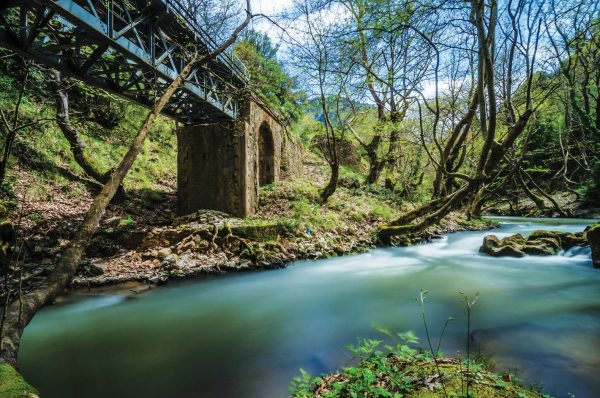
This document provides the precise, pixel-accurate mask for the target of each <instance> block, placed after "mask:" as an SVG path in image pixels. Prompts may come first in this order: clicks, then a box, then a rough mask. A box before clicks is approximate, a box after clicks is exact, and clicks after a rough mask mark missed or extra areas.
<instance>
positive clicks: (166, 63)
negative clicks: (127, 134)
mask: <svg viewBox="0 0 600 398" xmlns="http://www.w3.org/2000/svg"><path fill="white" fill-rule="evenodd" d="M0 45H1V46H3V47H6V48H8V49H10V50H13V51H16V52H19V53H21V54H22V55H25V56H27V57H30V58H33V59H34V60H35V61H36V62H40V63H42V64H44V65H47V66H50V67H53V68H56V69H58V70H60V71H62V72H64V73H67V74H69V75H72V76H74V77H76V78H78V79H81V80H82V81H84V82H86V83H88V84H91V85H94V86H97V87H100V88H102V89H105V90H107V91H109V92H113V93H117V94H119V95H121V96H124V97H126V98H128V99H130V100H133V101H134V102H137V103H139V104H142V105H144V106H148V107H152V106H153V105H154V101H155V100H157V99H158V98H159V97H160V95H161V93H162V92H163V90H164V89H165V88H166V87H167V86H168V85H169V83H171V81H173V80H174V79H175V78H176V77H177V75H178V74H179V71H181V69H182V68H183V67H184V65H185V62H186V60H185V59H186V58H185V56H186V54H187V53H189V50H190V49H192V50H193V51H199V52H200V53H203V54H208V53H210V52H211V50H214V49H215V48H216V47H217V44H216V43H215V42H214V41H213V40H212V39H211V37H210V35H209V34H207V33H206V31H205V30H203V29H202V27H201V26H200V25H199V24H198V23H196V22H195V18H194V17H193V16H192V15H190V14H189V12H188V11H187V9H186V8H185V6H183V5H182V4H181V3H180V2H179V1H178V0H0ZM246 79H247V70H246V68H245V67H244V66H243V64H242V63H241V62H240V61H239V60H238V59H237V58H236V57H235V56H234V55H233V54H231V52H227V53H223V54H221V55H219V56H218V57H217V58H216V59H214V60H211V61H209V62H207V63H206V64H204V65H199V66H198V67H197V68H196V69H195V70H194V71H193V72H192V74H191V75H190V77H189V78H188V79H187V82H186V84H185V85H184V87H182V88H181V89H179V90H178V91H177V92H176V93H175V95H174V96H173V97H172V98H171V100H170V101H169V103H168V104H167V106H166V107H165V109H164V111H163V113H164V114H165V115H167V116H169V117H172V118H174V119H176V120H178V121H180V122H181V123H186V124H193V123H202V122H217V121H223V120H231V119H237V118H238V116H239V110H240V99H239V94H238V93H239V90H240V89H241V88H243V87H244V86H245V84H246Z"/></svg>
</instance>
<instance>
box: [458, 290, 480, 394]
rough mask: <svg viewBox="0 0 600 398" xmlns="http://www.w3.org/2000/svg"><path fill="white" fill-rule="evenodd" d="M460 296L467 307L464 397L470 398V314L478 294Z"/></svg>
mask: <svg viewBox="0 0 600 398" xmlns="http://www.w3.org/2000/svg"><path fill="white" fill-rule="evenodd" d="M461 294H462V295H463V296H464V300H465V305H466V306H467V361H466V365H467V372H466V373H465V375H466V385H467V391H466V393H465V395H464V396H465V397H466V398H470V397H471V395H470V392H469V388H470V387H471V372H470V370H471V369H470V368H471V366H472V364H471V312H472V310H473V306H474V305H475V303H476V302H477V301H478V300H479V293H475V297H474V298H472V299H471V298H469V296H467V295H466V294H464V293H462V292H461Z"/></svg>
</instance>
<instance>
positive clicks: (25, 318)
mask: <svg viewBox="0 0 600 398" xmlns="http://www.w3.org/2000/svg"><path fill="white" fill-rule="evenodd" d="M246 7H247V8H246V18H245V19H244V21H243V22H242V23H241V24H240V25H239V26H237V28H236V29H235V30H234V31H233V33H232V34H231V36H230V37H229V38H228V39H227V40H226V41H225V42H224V43H223V44H221V45H220V46H219V47H217V48H216V49H215V50H214V51H212V52H210V53H209V54H206V53H204V52H194V53H190V54H189V59H188V61H187V64H186V65H185V66H184V67H183V69H182V70H181V73H180V74H179V76H177V78H176V79H175V80H173V81H172V82H171V83H170V84H169V86H168V87H167V88H166V89H165V91H164V92H163V93H162V95H161V96H160V98H158V99H157V101H156V103H155V105H154V107H153V109H152V110H151V111H150V112H149V113H148V115H147V117H146V119H145V120H144V122H143V123H142V125H141V126H140V128H139V130H138V132H137V135H136V136H135V138H134V139H133V141H132V143H131V145H130V147H129V150H128V151H127V153H126V154H125V156H124V157H123V159H122V160H121V163H120V164H119V166H118V167H117V168H116V169H115V170H114V172H113V173H112V174H111V176H110V179H109V181H108V182H107V183H106V184H105V185H104V187H103V188H102V191H101V192H100V193H99V194H98V196H96V197H95V198H94V201H93V202H92V204H91V206H90V208H89V210H88V211H87V212H86V214H85V216H84V220H83V222H82V224H81V225H80V226H79V228H78V229H77V231H76V233H75V235H74V237H73V239H72V240H71V241H70V242H69V244H67V246H66V247H65V249H64V251H63V253H62V256H61V258H60V260H59V261H58V263H57V264H56V266H55V268H54V269H53V271H52V272H51V274H50V275H49V276H48V278H47V279H46V280H45V281H44V282H43V283H42V284H41V285H40V286H39V287H38V288H37V289H35V290H33V291H31V292H28V293H26V294H24V295H23V297H22V298H21V299H20V300H18V301H14V302H12V303H11V304H10V305H9V306H8V307H7V308H6V309H5V310H4V311H3V318H4V319H5V323H4V330H3V335H2V336H0V363H1V362H4V363H8V364H11V365H15V364H16V360H17V350H18V347H19V343H20V340H21V336H22V333H23V330H24V329H25V326H27V324H28V323H29V321H30V320H31V319H32V318H33V315H34V314H35V313H36V312H37V310H39V309H40V308H41V307H43V306H44V305H46V304H48V303H51V302H52V301H53V300H54V299H55V298H56V297H57V296H58V295H59V294H60V293H61V292H62V291H63V290H64V289H65V288H66V287H67V286H68V285H69V283H70V282H71V280H72V278H73V276H74V274H75V272H76V270H77V267H78V266H79V263H80V260H81V258H82V256H83V253H84V250H85V248H86V246H87V244H88V242H89V241H90V239H91V238H92V236H93V235H94V233H95V232H96V230H97V229H98V225H99V222H100V219H101V218H102V215H103V214H104V212H105V210H106V207H107V206H108V204H109V202H110V201H111V200H112V198H113V197H114V195H115V193H116V192H117V189H118V188H119V186H120V185H121V183H122V181H123V179H124V178H125V176H126V175H127V173H128V172H129V169H130V168H131V166H132V164H133V162H134V161H135V159H136V157H137V155H138V154H139V153H140V151H141V150H142V147H143V144H144V141H145V139H146V137H147V135H148V132H149V131H150V128H151V127H152V125H153V123H154V121H155V120H156V119H157V118H158V116H159V115H160V113H161V111H162V110H163V108H164V106H165V105H166V104H167V102H168V100H169V99H170V98H171V96H172V95H173V94H174V93H175V92H176V91H177V90H178V89H179V88H180V87H181V86H182V85H183V84H184V83H185V82H186V78H187V77H188V76H189V74H190V73H191V72H192V71H193V69H194V67H195V66H196V65H198V64H202V63H204V62H207V61H209V60H210V59H213V58H214V57H216V56H218V55H219V54H221V53H222V52H224V51H225V50H226V49H227V48H228V47H230V46H231V45H232V44H233V43H234V42H235V41H236V39H237V37H238V35H239V34H240V33H241V32H242V30H243V29H245V28H246V26H247V25H248V24H249V23H250V21H251V19H252V14H251V11H250V1H249V0H247V3H246Z"/></svg>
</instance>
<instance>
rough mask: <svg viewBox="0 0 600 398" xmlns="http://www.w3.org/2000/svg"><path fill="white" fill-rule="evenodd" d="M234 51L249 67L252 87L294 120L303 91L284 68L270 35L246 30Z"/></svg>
mask: <svg viewBox="0 0 600 398" xmlns="http://www.w3.org/2000/svg"><path fill="white" fill-rule="evenodd" d="M234 53H235V55H236V56H237V57H238V58H240V59H241V60H242V62H243V63H244V64H245V65H246V67H247V68H248V71H249V74H250V85H251V88H252V89H253V90H255V91H256V92H257V93H258V94H260V95H261V96H262V97H263V99H264V100H265V101H266V102H267V105H269V106H270V107H272V108H273V109H275V110H277V111H279V112H280V113H281V114H282V115H283V116H284V117H285V118H286V119H291V120H297V119H298V118H299V117H300V115H301V106H302V104H303V103H304V101H305V95H304V92H302V91H300V90H298V88H297V82H296V79H295V78H293V77H291V76H289V75H288V74H287V73H286V71H285V70H284V68H283V65H282V64H281V63H280V62H279V60H278V59H277V48H275V47H274V46H273V43H272V42H271V40H270V39H269V37H268V36H267V35H266V34H265V33H260V32H256V31H252V30H251V31H247V32H246V33H245V36H244V40H242V41H240V42H239V43H238V44H237V45H236V47H235V49H234Z"/></svg>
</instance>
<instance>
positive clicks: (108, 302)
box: [19, 218, 600, 398]
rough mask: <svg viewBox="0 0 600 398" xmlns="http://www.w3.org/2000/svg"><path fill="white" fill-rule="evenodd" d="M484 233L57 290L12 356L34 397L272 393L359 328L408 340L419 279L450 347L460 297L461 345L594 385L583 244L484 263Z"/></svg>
mask: <svg viewBox="0 0 600 398" xmlns="http://www.w3.org/2000/svg"><path fill="white" fill-rule="evenodd" d="M501 221H502V227H501V228H500V229H498V230H496V231H494V232H493V233H494V234H496V235H498V236H500V237H502V236H507V235H509V234H513V233H517V232H519V233H523V234H528V233H530V232H531V231H533V230H534V229H552V230H562V231H570V232H575V231H581V230H583V228H584V227H585V225H588V224H590V223H592V222H593V221H592V220H549V219H536V220H533V219H519V218H503V219H501ZM489 233H490V232H462V233H455V234H451V235H449V236H448V237H445V238H443V239H441V240H439V241H436V242H434V243H430V244H424V245H419V246H414V247H410V248H394V249H378V250H373V251H371V252H369V253H366V254H362V255H356V256H348V257H340V258H334V259H328V260H320V261H302V262H298V263H296V264H295V265H294V266H292V267H290V268H287V269H283V270H277V271H268V272H260V273H247V274H237V275H228V276H224V277H218V278H208V279H204V280H199V281H193V282H185V283H176V284H170V285H169V286H167V287H164V288H160V289H153V290H151V291H148V292H146V293H142V294H138V295H136V296H135V297H134V298H129V299H127V298H124V297H122V296H119V295H102V296H93V297H90V296H87V297H86V296H81V295H74V296H70V297H68V298H67V300H65V302H63V303H62V304H60V305H55V306H53V307H48V308H46V309H44V310H43V311H41V312H40V313H39V314H38V315H36V317H35V318H34V320H33V322H32V323H31V324H30V325H29V326H28V327H27V329H26V332H25V335H24V338H23V342H22V346H21V350H20V352H19V366H20V368H21V370H22V372H23V373H24V375H25V376H26V378H27V379H28V380H29V381H30V382H32V383H33V384H34V385H35V386H37V387H38V388H39V389H40V391H41V395H42V397H44V398H70V397H77V398H79V397H86V398H88V397H101V398H109V397H110V398H120V397H127V398H132V397H145V398H153V397H161V398H163V397H219V398H221V397H236V398H237V397H267V398H270V397H285V396H286V395H287V387H288V385H289V381H290V380H291V379H292V378H293V377H294V376H296V375H297V374H298V369H299V368H303V369H305V370H307V371H309V372H311V373H313V374H318V373H321V372H326V371H331V370H333V369H335V368H337V367H339V366H340V365H344V364H346V363H347V362H348V356H347V354H346V353H345V350H344V346H345V345H346V344H348V343H354V342H356V338H357V336H362V337H367V336H369V337H377V336H378V333H377V332H376V331H375V330H374V329H373V326H372V325H374V324H376V325H381V326H386V327H388V328H390V329H392V330H395V331H398V332H402V331H407V330H413V331H415V333H417V335H419V336H421V337H423V326H422V323H421V320H420V313H419V308H418V306H417V304H416V302H415V297H416V296H417V295H418V294H419V290H420V289H427V290H428V291H429V296H428V298H427V300H426V307H427V308H426V310H427V314H428V317H429V320H430V325H431V329H432V331H433V333H434V334H436V335H437V333H438V332H439V331H440V329H441V328H442V325H443V323H444V322H445V321H446V319H447V317H448V316H452V317H453V318H454V320H453V321H452V322H451V326H450V328H449V332H448V334H447V336H446V338H445V340H444V343H443V349H444V351H445V353H446V355H456V352H457V351H460V352H461V355H463V356H464V353H465V343H466V342H465V338H466V337H465V334H466V319H465V308H464V301H463V300H464V299H463V296H462V295H461V294H460V293H459V292H464V293H465V294H467V295H469V296H473V295H475V293H476V292H479V293H480V296H481V298H480V300H479V301H478V302H477V303H476V305H475V307H474V309H473V319H472V328H473V329H474V330H475V331H474V333H473V338H474V345H475V347H476V348H475V350H477V351H480V352H481V353H482V354H484V355H491V356H492V360H493V361H494V362H495V364H496V366H497V368H499V369H514V370H517V372H518V374H519V376H520V377H521V378H523V379H524V380H525V381H526V382H527V383H529V384H532V383H540V384H542V385H543V386H544V389H545V390H546V391H547V392H549V393H551V394H553V395H555V396H557V397H566V396H567V394H568V393H573V394H575V395H576V397H577V398H588V397H589V398H593V397H599V396H600V377H598V369H599V368H600V270H596V269H593V268H592V266H591V260H590V251H589V248H585V249H578V250H574V251H570V252H567V253H561V254H560V255H558V256H553V257H525V258H521V259H512V258H502V259H498V258H491V257H485V256H483V255H480V254H479V253H478V252H477V250H478V247H479V246H480V245H481V242H482V238H483V236H484V235H486V234H489Z"/></svg>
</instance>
